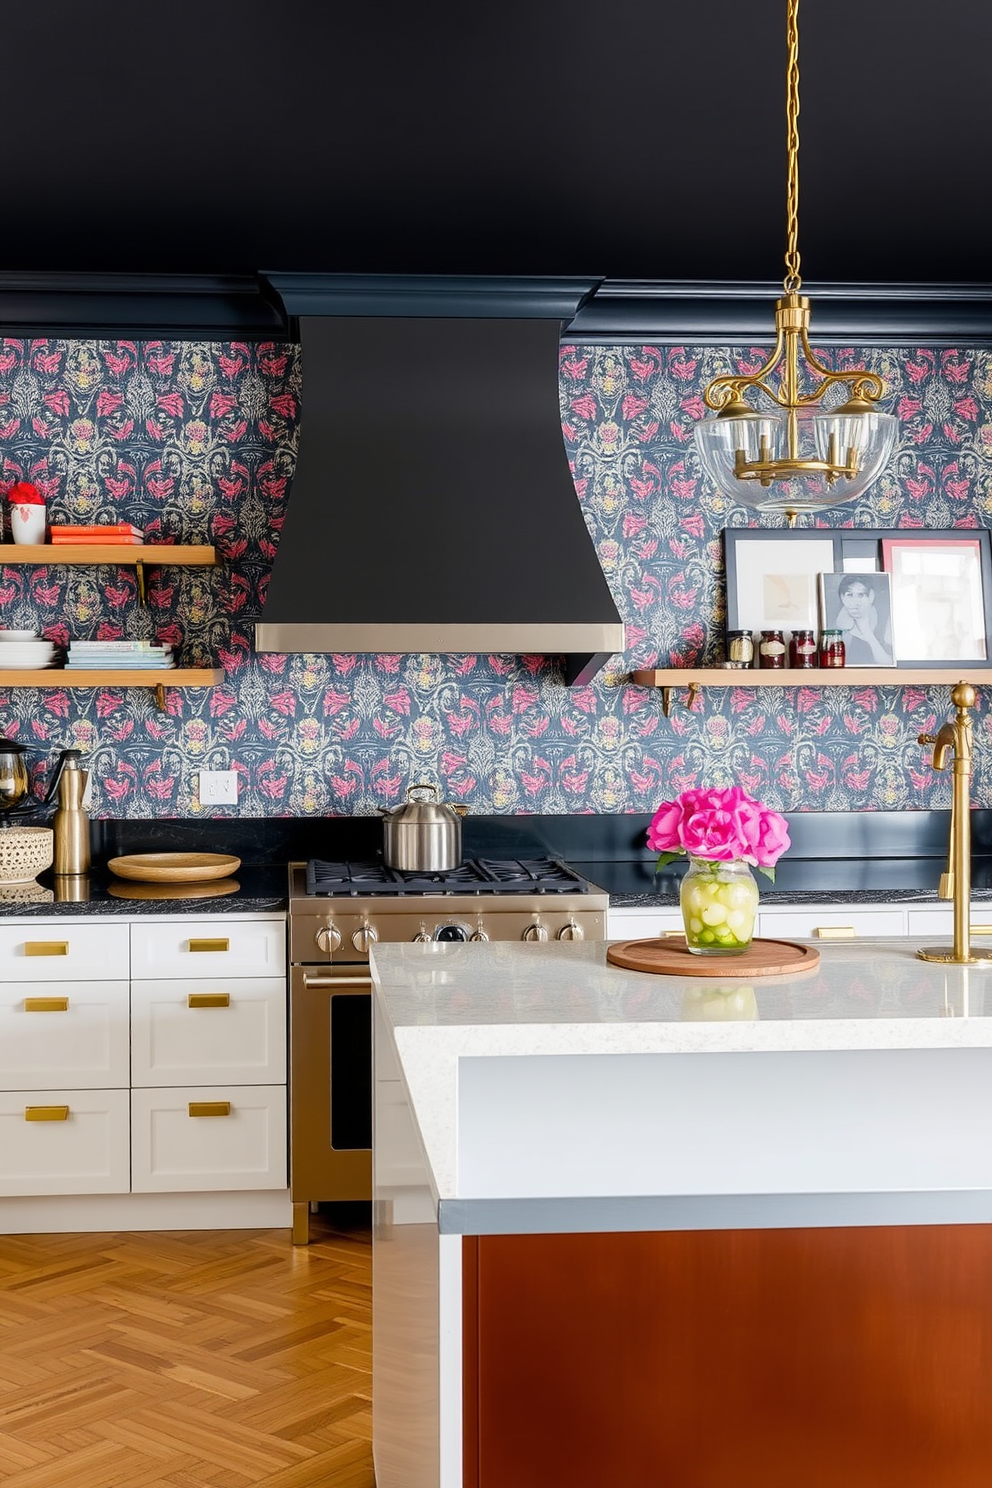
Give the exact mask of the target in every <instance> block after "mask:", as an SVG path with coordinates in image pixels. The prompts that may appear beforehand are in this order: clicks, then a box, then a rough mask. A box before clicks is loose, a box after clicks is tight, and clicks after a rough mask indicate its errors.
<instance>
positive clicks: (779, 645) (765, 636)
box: [758, 630, 785, 667]
mask: <svg viewBox="0 0 992 1488" xmlns="http://www.w3.org/2000/svg"><path fill="white" fill-rule="evenodd" d="M758 665H759V667H784V666H785V639H784V637H783V635H782V632H781V631H780V630H763V631H762V632H761V639H760V640H759V642H758Z"/></svg>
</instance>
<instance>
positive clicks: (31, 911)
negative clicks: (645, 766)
mask: <svg viewBox="0 0 992 1488" xmlns="http://www.w3.org/2000/svg"><path fill="white" fill-rule="evenodd" d="M570 866H571V867H572V868H574V869H575V871H576V872H577V873H581V874H582V875H583V877H585V878H587V879H589V881H590V882H591V883H593V884H595V885H596V887H597V888H600V889H603V890H605V891H606V893H607V894H609V896H610V904H611V906H612V907H613V908H615V909H653V908H666V907H672V906H674V905H677V904H678V896H679V881H680V879H681V876H682V871H683V870H682V868H681V866H675V867H672V868H669V869H667V870H666V871H665V872H664V873H663V874H660V875H658V876H657V877H656V876H655V873H654V860H653V859H625V860H613V861H592V862H576V861H574V860H573V861H571V862H570ZM945 866H946V862H945V860H944V859H942V858H894V859H886V858H838V859H820V860H814V859H797V860H795V861H793V862H789V861H788V860H786V859H783V860H782V862H781V863H780V864H779V865H778V869H777V871H776V876H775V883H774V885H773V884H771V883H769V882H768V880H767V879H765V878H764V877H763V876H762V875H761V874H756V878H757V881H758V886H759V890H760V894H761V902H762V904H765V905H789V904H794V905H801V904H818V905H829V904H836V905H842V904H899V903H908V904H937V903H940V902H942V901H940V900H939V899H938V896H937V884H938V882H939V880H940V875H941V873H942V872H943V870H944V868H945ZM234 877H235V882H236V884H237V888H236V889H232V890H231V892H230V893H225V894H223V895H218V896H211V897H201V896H200V895H199V894H197V895H195V896H194V897H184V896H183V894H182V893H181V891H180V890H179V889H178V888H177V889H176V894H175V897H170V898H167V899H144V898H130V897H126V896H128V894H129V892H130V891H131V890H132V889H136V888H138V887H139V885H132V884H128V883H124V882H123V881H122V880H120V879H115V878H112V876H111V875H110V874H108V873H107V871H106V870H105V869H101V868H94V870H93V872H92V873H91V874H89V875H88V877H87V880H86V888H85V892H86V893H87V895H88V897H86V898H85V899H78V898H75V897H71V898H69V897H66V895H67V894H75V893H77V892H78V888H77V887H76V886H75V885H74V884H72V883H70V884H67V885H64V886H63V885H59V884H56V881H55V879H54V878H53V876H52V874H51V873H50V872H48V873H43V874H41V875H40V877H39V881H38V886H37V891H36V892H37V893H38V894H39V896H42V897H41V898H39V899H36V900H33V899H31V898H28V899H22V898H21V897H20V895H21V893H22V892H23V893H26V894H28V895H30V894H31V893H32V888H31V887H30V886H18V890H17V891H16V894H15V892H14V890H13V889H12V888H8V889H7V890H5V889H4V886H3V885H0V919H4V918H13V917H14V916H27V917H29V918H45V917H46V916H47V917H52V918H54V917H59V916H63V917H69V916H76V915H81V916H85V915H92V914H99V915H117V916H120V917H122V918H123V917H129V916H133V915H162V914H166V915H174V914H189V915H214V914H225V913H228V912H230V913H234V914H246V913H263V914H264V913H272V914H281V913H284V912H285V910H286V909H287V907H288V874H287V865H286V864H284V863H272V864H270V865H268V866H266V867H259V866H254V867H252V866H244V865H243V866H242V867H241V868H239V869H238V870H237V873H236V874H235V876H234ZM111 884H112V885H113V889H114V892H111ZM5 895H10V897H5ZM972 899H973V900H975V901H979V902H980V901H982V900H989V901H992V859H988V858H981V859H976V860H975V862H974V864H973V867H972Z"/></svg>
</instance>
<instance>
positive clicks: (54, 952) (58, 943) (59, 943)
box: [24, 940, 69, 956]
mask: <svg viewBox="0 0 992 1488" xmlns="http://www.w3.org/2000/svg"><path fill="white" fill-rule="evenodd" d="M24 954H25V956H68V954H69V942H68V941H67V940H26V941H25V942H24Z"/></svg>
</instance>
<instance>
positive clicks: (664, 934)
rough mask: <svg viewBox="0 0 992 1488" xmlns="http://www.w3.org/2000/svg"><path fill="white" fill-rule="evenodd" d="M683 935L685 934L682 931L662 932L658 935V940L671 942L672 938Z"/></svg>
mask: <svg viewBox="0 0 992 1488" xmlns="http://www.w3.org/2000/svg"><path fill="white" fill-rule="evenodd" d="M684 934H685V931H684V930H662V932H661V934H660V935H659V937H658V939H659V940H671V939H672V938H673V936H676V935H684Z"/></svg>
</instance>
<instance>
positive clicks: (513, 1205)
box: [372, 939, 992, 1233]
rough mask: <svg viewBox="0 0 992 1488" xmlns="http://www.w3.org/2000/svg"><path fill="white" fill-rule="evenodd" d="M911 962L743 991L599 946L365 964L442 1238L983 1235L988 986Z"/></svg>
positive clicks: (990, 1039) (829, 958)
mask: <svg viewBox="0 0 992 1488" xmlns="http://www.w3.org/2000/svg"><path fill="white" fill-rule="evenodd" d="M924 943H925V942H919V941H912V940H904V939H899V940H875V941H867V940H861V941H858V942H857V943H856V944H850V945H832V946H826V947H821V948H820V949H821V960H820V965H819V967H818V969H817V970H816V971H815V972H814V973H813V974H812V975H805V976H801V977H795V976H788V977H774V978H767V977H762V978H755V979H751V980H748V979H746V978H742V977H740V976H735V975H734V973H733V969H732V962H731V961H730V959H729V958H728V963H727V969H726V974H725V975H724V974H721V975H720V976H719V977H717V978H714V979H709V978H706V979H700V978H694V977H669V976H654V975H649V974H645V973H641V972H630V971H625V970H622V969H620V968H618V967H614V966H611V965H609V964H608V963H607V960H606V946H605V944H602V943H597V944H576V943H573V944H553V945H541V944H534V945H523V944H517V943H512V944H503V943H500V944H492V943H490V944H473V945H459V944H438V943H436V942H432V943H426V944H416V945H388V946H376V947H375V948H374V951H373V955H372V968H373V974H374V977H375V981H376V995H377V998H378V1001H379V1007H380V1017H381V1024H382V1026H383V1027H384V1028H385V1029H386V1030H387V1034H388V1036H389V1037H390V1038H391V1040H392V1044H393V1048H392V1049H391V1050H390V1054H395V1057H396V1058H397V1060H398V1063H399V1067H400V1073H401V1077H402V1081H403V1084H404V1087H405V1090H406V1092H407V1094H408V1097H409V1102H410V1107H411V1109H412V1113H413V1117H414V1121H415V1123H416V1128H417V1131H418V1133H419V1138H420V1141H421V1143H422V1146H423V1150H424V1153H425V1154H426V1158H427V1162H428V1165H429V1171H430V1181H431V1188H432V1191H433V1196H434V1200H435V1204H436V1207H437V1212H438V1215H439V1222H440V1224H441V1228H442V1229H448V1230H452V1231H458V1230H461V1231H464V1232H466V1233H485V1232H490V1233H491V1232H497V1231H500V1230H503V1231H512V1230H547V1229H558V1230H564V1229H577V1228H585V1229H595V1228H612V1229H617V1228H620V1229H626V1228H666V1227H669V1228H671V1227H677V1228H703V1227H706V1228H708V1227H728V1226H730V1227H733V1226H739V1227H740V1226H752V1225H756V1224H770V1225H777V1224H789V1225H799V1224H826V1223H829V1224H847V1223H851V1224H864V1223H932V1222H954V1221H961V1222H966V1221H970V1220H980V1221H981V1222H988V1221H990V1220H992V1144H989V1143H987V1141H985V1139H984V1137H983V1135H982V1134H983V1133H984V1132H986V1131H987V1130H988V1129H989V1121H990V1118H992V1018H990V1017H988V1016H987V1015H986V1011H987V1010H988V1011H989V1012H992V969H988V970H986V969H981V968H961V967H944V966H940V965H937V964H933V963H928V962H924V961H921V960H919V959H918V958H917V957H916V955H915V951H916V948H917V946H918V945H920V944H924ZM783 1056H789V1057H787V1058H783ZM377 1059H378V1053H377Z"/></svg>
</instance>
